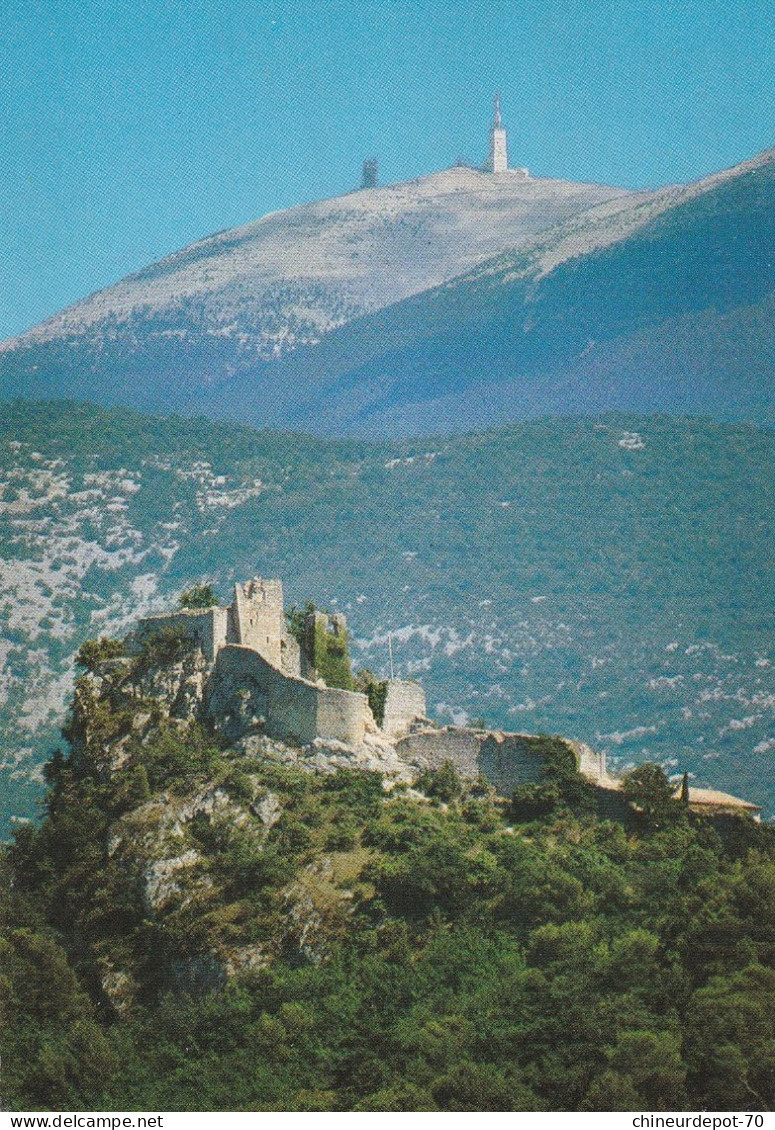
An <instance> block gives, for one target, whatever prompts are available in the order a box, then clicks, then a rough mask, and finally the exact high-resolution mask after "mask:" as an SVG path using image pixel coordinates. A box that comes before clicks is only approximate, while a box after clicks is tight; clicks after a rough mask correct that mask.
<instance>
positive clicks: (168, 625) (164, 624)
mask: <svg viewBox="0 0 775 1130" xmlns="http://www.w3.org/2000/svg"><path fill="white" fill-rule="evenodd" d="M227 622H228V609H227V608H181V609H180V611H179V612H167V613H164V614H163V615H160V616H146V617H144V618H143V619H142V620H140V621H139V624H138V627H137V632H136V634H135V639H136V641H137V643H138V644H143V643H144V642H145V640H147V639H149V638H150V637H151V636H154V635H156V634H157V633H158V632H163V631H167V630H172V631H183V632H184V633H185V636H186V638H187V639H188V640H189V642H190V644H191V647H192V649H195V648H199V649H200V650H201V652H202V654H203V655H204V657H205V659H207V660H208V661H209V662H210V663H212V662H213V660H214V659H215V656H216V654H217V652H218V650H219V648H221V647H223V645H224V644H225V643H226V635H227Z"/></svg>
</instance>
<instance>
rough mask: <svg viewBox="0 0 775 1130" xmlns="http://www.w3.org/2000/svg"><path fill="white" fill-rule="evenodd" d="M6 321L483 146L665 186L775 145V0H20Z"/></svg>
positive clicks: (31, 316) (17, 322)
mask: <svg viewBox="0 0 775 1130" xmlns="http://www.w3.org/2000/svg"><path fill="white" fill-rule="evenodd" d="M3 8H4V11H3V29H2V39H1V40H0V136H2V147H3V148H2V152H3V162H2V178H0V248H2V251H1V254H2V264H3V269H2V276H1V277H2V287H1V289H0V338H3V337H6V336H10V335H11V334H13V333H16V332H19V331H21V330H22V329H24V328H25V327H27V326H29V325H32V324H34V323H35V322H37V321H39V320H40V319H41V318H43V317H45V316H46V315H48V314H51V313H54V312H56V311H57V310H58V309H60V308H61V307H62V306H64V305H66V304H67V303H69V302H72V301H75V300H76V299H77V298H79V297H82V296H83V295H84V294H87V293H89V292H90V291H93V290H96V289H98V288H100V287H102V286H105V285H107V284H108V283H110V282H113V281H115V280H116V279H118V278H120V277H121V276H122V275H124V274H126V273H127V272H129V271H132V270H136V269H138V268H140V267H142V266H144V265H145V264H147V263H149V262H151V261H153V260H154V259H157V258H159V257H161V256H162V255H164V254H167V253H169V252H171V251H173V250H175V249H177V248H178V247H181V246H183V245H185V244H186V243H188V242H191V241H192V240H194V239H197V238H199V237H202V236H205V235H208V234H209V233H211V232H213V231H216V230H219V229H221V228H228V227H232V226H234V225H237V224H241V223H246V222H247V221H249V220H252V219H256V218H257V217H258V216H260V215H262V214H263V213H265V212H268V211H272V210H275V209H278V208H285V207H289V206H291V205H293V204H297V203H301V202H303V201H307V200H314V199H319V198H321V197H325V196H332V195H337V194H339V193H341V192H344V191H347V190H348V189H350V188H352V187H354V186H355V185H356V184H357V182H358V179H359V175H360V165H361V161H362V159H363V157H365V156H371V155H375V156H377V157H378V158H379V162H380V177H381V180H382V181H383V182H389V181H397V180H405V179H408V178H410V177H414V176H418V175H420V174H422V173H427V172H431V171H433V170H435V169H439V168H443V167H445V166H447V165H449V164H451V163H452V162H453V161H454V160H455V159H456V158H457V157H459V156H463V157H466V158H469V159H471V160H475V161H479V160H481V159H483V157H484V155H485V152H486V144H487V128H488V125H489V119H490V114H491V101H492V94H493V91H494V90H495V89H498V90H500V92H501V97H502V103H503V111H504V120H505V124H506V125H507V127H508V129H509V147H510V156H511V159H512V163H515V164H525V165H528V166H529V167H530V168H531V170H532V171H533V172H534V173H535V174H537V175H546V176H560V177H567V178H570V179H575V180H594V181H604V182H607V183H611V184H620V185H626V186H637V185H645V186H655V185H659V184H664V183H669V182H675V181H684V180H691V179H695V178H697V177H700V176H703V175H704V174H706V173H708V172H711V171H713V170H715V169H718V168H722V167H724V166H727V165H732V164H735V163H737V162H738V161H740V160H744V159H745V158H747V157H751V156H753V155H754V154H755V153H757V152H759V151H760V150H762V149H764V148H767V147H768V146H770V145H772V144H775V89H774V88H775V84H773V82H772V75H773V63H772V59H773V57H775V5H773V4H772V2H771V0H743V2H739V3H734V0H724V2H719V0H642V2H641V0H556V2H555V0H479V2H477V0H466V2H462V0H295V2H293V3H290V2H281V3H277V2H275V3H270V2H268V0H220V2H215V0H6V3H5V4H4V6H3Z"/></svg>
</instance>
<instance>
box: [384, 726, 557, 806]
mask: <svg viewBox="0 0 775 1130" xmlns="http://www.w3.org/2000/svg"><path fill="white" fill-rule="evenodd" d="M568 744H569V745H571V743H570V742H569V743H568ZM396 752H397V753H398V756H399V757H400V758H402V759H403V760H405V761H410V762H412V764H414V765H418V766H420V767H421V768H428V769H439V768H440V767H441V766H442V765H443V764H444V762H445V761H451V762H452V764H453V765H454V766H455V768H456V769H457V771H458V773H459V775H460V776H461V777H463V778H465V779H468V780H471V779H473V778H475V777H477V776H478V775H479V774H480V773H481V774H482V776H483V777H485V778H486V779H487V780H488V781H489V782H490V784H492V785H494V786H495V788H496V789H497V790H498V792H499V793H501V794H502V795H504V796H508V795H509V793H511V792H513V790H514V789H515V788H516V787H517V786H518V785H526V784H531V783H532V782H535V781H540V779H541V776H542V773H543V765H544V763H543V758H542V757H541V755H540V754H539V753H538V751H537V750H535V749H534V748H533V747H532V745H531V743H530V741H529V735H526V734H504V733H500V732H498V731H489V730H466V729H457V728H455V727H454V726H448V727H445V728H444V729H441V730H423V731H421V732H419V733H416V734H409V735H408V736H407V737H405V738H400V739H399V740H398V741H397V742H396ZM574 752H575V751H574ZM576 756H578V755H576Z"/></svg>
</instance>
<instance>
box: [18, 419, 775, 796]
mask: <svg viewBox="0 0 775 1130" xmlns="http://www.w3.org/2000/svg"><path fill="white" fill-rule="evenodd" d="M0 460H1V461H2V462H1V465H2V476H1V479H2V483H3V491H2V494H1V495H0V521H2V532H1V533H0V589H1V591H2V598H0V600H1V603H0V609H1V610H2V618H1V619H0V623H2V630H1V633H0V636H1V638H0V663H1V666H0V701H1V702H2V711H3V715H2V722H1V723H0V726H1V728H0V743H1V747H2V750H3V762H4V765H5V768H4V771H3V776H2V780H3V785H4V788H3V792H2V797H3V800H2V803H3V812H4V816H5V817H6V818H7V817H9V816H10V815H12V814H17V815H27V814H29V812H30V811H31V803H32V798H33V796H34V795H36V793H37V791H38V789H39V785H38V783H37V782H36V771H35V766H36V765H37V764H39V762H40V760H41V757H42V755H43V753H44V752H45V751H46V750H47V749H48V748H50V746H51V744H52V743H53V742H54V741H56V734H57V727H58V725H59V723H60V721H61V718H62V715H63V713H64V710H65V705H66V702H67V701H68V698H69V694H70V689H71V685H72V683H71V679H72V668H71V657H72V655H73V653H74V651H75V650H76V648H77V647H78V646H79V644H80V643H81V642H82V641H83V639H84V638H86V637H89V636H94V635H97V634H106V633H107V634H110V633H118V632H122V631H123V630H125V629H126V628H127V627H128V626H129V625H130V624H131V622H132V621H133V619H134V618H135V616H136V615H138V614H142V613H144V612H146V611H149V610H152V609H157V608H160V607H164V606H165V605H166V604H167V603H168V602H169V601H171V600H172V599H174V594H175V593H176V592H177V591H179V589H180V588H181V587H182V586H183V585H184V584H186V583H187V582H189V581H191V580H192V579H197V578H201V577H207V578H208V579H211V580H213V581H214V582H215V583H216V585H217V587H218V588H219V589H220V591H221V593H222V595H223V596H227V595H228V590H229V585H230V584H231V583H232V582H233V581H234V580H235V579H242V578H245V577H248V576H250V575H252V574H254V573H256V572H260V573H263V574H264V575H270V576H274V575H278V576H281V577H283V578H284V579H285V581H286V590H287V598H288V601H289V603H290V602H299V601H303V600H306V599H308V598H311V599H313V600H315V601H316V602H317V603H319V604H322V605H324V606H326V605H327V606H329V607H338V608H340V609H343V610H344V611H346V612H347V615H348V617H349V622H350V626H351V628H352V632H353V635H354V637H355V639H354V651H355V654H356V659H357V660H358V661H360V662H361V663H362V664H364V665H368V666H370V667H372V668H374V669H375V670H377V671H384V670H385V667H386V664H387V632H388V631H391V632H392V633H393V640H394V650H395V654H396V659H397V663H398V667H399V670H400V671H401V672H403V673H407V674H414V675H416V676H418V677H419V678H421V679H422V680H423V682H424V683H425V686H426V688H427V692H428V699H429V703H430V706H431V710H432V712H433V713H434V715H435V716H436V717H437V718H439V719H440V720H442V721H444V720H447V721H448V720H451V719H452V718H461V717H463V713H465V714H467V715H468V716H469V717H471V718H475V717H478V716H482V717H484V718H485V719H486V720H487V721H488V722H489V723H490V724H492V725H497V726H502V727H504V728H508V729H517V730H527V731H532V732H537V731H541V730H548V731H553V732H560V733H562V734H564V735H566V736H568V737H578V738H582V739H585V740H588V741H590V742H591V743H592V744H593V745H595V746H597V747H603V748H606V749H607V750H608V751H609V753H610V755H611V756H612V757H615V758H618V759H619V763H620V764H622V765H624V764H626V763H628V762H630V761H633V760H642V759H650V758H655V759H658V760H660V761H664V762H665V763H666V764H667V765H668V766H669V767H670V768H671V769H672V770H673V771H678V770H679V769H681V768H683V767H684V766H686V767H688V768H689V769H690V770H691V771H692V772H694V773H695V774H696V777H697V782H698V783H703V784H713V785H717V786H719V787H721V788H726V789H727V790H729V791H736V792H738V793H741V794H742V795H745V796H748V797H751V798H753V799H758V800H760V801H761V802H764V803H765V804H767V805H768V806H769V808H770V809H771V810H772V809H775V775H774V774H773V757H774V756H775V667H773V659H775V654H773V652H774V650H775V649H774V647H773V636H772V609H773V607H775V572H773V569H772V561H773V556H774V550H775V535H774V533H773V526H772V513H773V508H774V505H775V436H773V435H772V434H771V433H770V432H768V431H762V430H759V429H757V428H754V427H748V426H742V425H723V424H718V423H714V422H711V421H708V420H701V419H670V418H667V417H650V418H647V417H640V418H639V417H634V416H605V417H601V418H599V419H588V420H541V421H536V422H533V423H525V424H520V425H516V426H512V427H509V428H507V429H504V430H500V431H493V432H489V433H482V434H478V435H468V436H462V437H457V438H449V437H447V438H441V439H436V440H428V439H424V440H422V441H418V442H416V443H414V442H410V441H402V442H398V441H390V442H383V443H380V444H373V445H372V444H368V443H366V442H364V441H347V442H345V441H341V442H331V441H326V440H320V439H314V438H310V437H305V436H295V435H290V434H279V433H268V432H254V431H251V430H250V429H248V428H242V427H237V426H234V425H222V424H211V423H209V422H207V421H204V420H198V421H193V422H191V421H188V422H186V421H182V420H179V419H167V420H159V419H153V418H147V417H141V416H135V415H132V414H130V413H128V412H125V411H120V412H112V413H106V412H101V411H99V410H96V409H93V408H91V407H88V406H87V407H78V406H73V405H70V406H63V405H29V404H16V405H12V406H9V408H8V411H7V412H6V414H5V417H4V419H3V422H2V424H0Z"/></svg>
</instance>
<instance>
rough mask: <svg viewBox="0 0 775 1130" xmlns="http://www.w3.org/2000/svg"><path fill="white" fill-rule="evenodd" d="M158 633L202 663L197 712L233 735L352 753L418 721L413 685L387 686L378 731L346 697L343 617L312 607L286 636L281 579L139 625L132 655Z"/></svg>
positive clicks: (366, 712)
mask: <svg viewBox="0 0 775 1130" xmlns="http://www.w3.org/2000/svg"><path fill="white" fill-rule="evenodd" d="M164 633H168V634H169V633H172V634H173V636H174V637H175V638H176V639H179V640H181V641H183V642H185V644H186V646H187V648H188V650H189V652H191V653H194V654H197V655H199V656H200V657H201V666H202V671H201V672H200V675H201V678H200V683H201V698H202V704H203V707H204V710H205V713H206V714H207V715H208V716H209V717H210V718H211V719H212V720H216V721H217V722H218V723H219V725H221V727H222V728H226V729H228V730H229V731H230V733H231V734H232V735H233V734H235V733H237V732H238V731H241V730H246V729H249V728H257V729H260V730H262V731H263V732H264V733H266V734H267V736H269V737H276V738H278V739H283V740H289V741H299V742H302V743H303V744H307V743H309V742H313V741H315V740H316V739H323V740H327V741H339V742H344V743H345V744H349V745H360V744H361V743H362V742H363V740H364V738H365V736H366V734H367V733H371V734H374V735H379V734H380V733H382V734H384V735H385V736H386V737H389V738H390V739H393V738H396V737H398V736H400V735H403V734H406V733H408V732H409V730H410V729H411V727H412V725H413V723H415V722H417V721H419V720H420V719H423V718H424V717H425V694H424V691H423V689H422V687H421V686H420V685H419V683H414V682H411V681H408V680H402V679H393V680H387V681H386V688H385V700H384V718H383V719H381V722H382V726H379V725H378V724H377V721H376V719H375V718H374V715H373V713H372V710H371V707H370V706H369V700H368V697H367V695H366V694H363V693H361V692H360V691H356V690H352V689H350V687H351V685H352V681H351V678H350V675H349V658H348V657H347V621H346V619H345V617H344V616H343V615H342V614H341V613H335V614H334V615H333V616H328V615H327V614H326V613H324V612H321V611H319V610H318V609H314V608H310V609H309V610H308V611H307V612H305V613H303V614H301V618H300V625H299V630H298V631H297V633H296V634H294V633H293V632H292V631H291V630H290V628H289V626H288V623H287V620H286V615H285V604H284V600H283V586H282V581H280V580H276V579H275V580H265V579H263V578H261V577H254V578H253V580H251V581H247V582H245V583H242V584H236V585H235V586H234V598H233V600H232V603H231V604H230V605H228V606H227V607H225V608H224V607H220V606H216V607H212V608H201V609H200V608H181V609H180V610H178V611H176V612H169V613H162V614H161V615H157V616H147V617H145V618H144V619H142V620H140V622H139V626H138V630H137V632H136V635H135V646H136V647H138V648H142V646H143V645H144V644H145V643H147V642H148V641H152V640H153V639H158V638H159V637H160V635H163V634H164ZM326 671H333V672H335V674H336V676H337V678H336V682H337V684H338V685H331V686H329V685H328V684H327V683H326V680H325V678H324V677H323V675H324V673H325V672H326ZM348 683H349V686H348V685H347V684H348ZM342 684H345V685H342Z"/></svg>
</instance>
